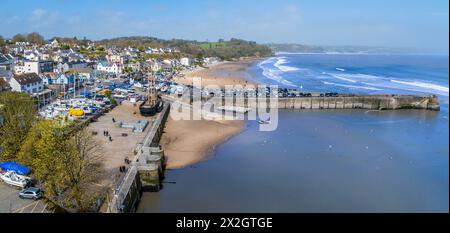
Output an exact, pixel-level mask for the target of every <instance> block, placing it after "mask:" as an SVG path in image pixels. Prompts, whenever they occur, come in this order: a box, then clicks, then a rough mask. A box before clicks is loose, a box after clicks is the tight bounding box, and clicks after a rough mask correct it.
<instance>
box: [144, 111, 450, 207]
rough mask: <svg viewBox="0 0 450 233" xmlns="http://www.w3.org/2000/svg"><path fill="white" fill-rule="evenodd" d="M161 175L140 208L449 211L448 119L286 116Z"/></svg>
mask: <svg viewBox="0 0 450 233" xmlns="http://www.w3.org/2000/svg"><path fill="white" fill-rule="evenodd" d="M279 119H280V121H279V128H278V129H277V130H276V131H273V132H260V131H258V125H257V124H258V123H256V122H254V121H249V122H248V123H247V128H246V129H245V130H244V131H243V132H242V133H241V134H239V135H237V136H235V137H233V138H232V139H230V140H229V141H227V142H226V143H224V144H222V145H221V146H219V147H218V148H217V151H216V154H215V155H214V156H213V158H211V159H210V160H208V161H205V162H202V163H200V164H197V165H195V166H193V167H189V168H185V169H180V170H171V171H167V172H166V181H175V182H176V184H165V186H164V189H163V190H162V191H160V192H159V193H145V194H144V196H143V199H142V201H141V204H140V206H139V209H138V211H140V212H448V209H449V205H448V194H449V180H448V177H449V174H448V153H449V146H448V135H449V127H448V114H447V113H443V112H431V111H415V110H401V111H331V110H330V111H324V110H317V111H304V110H303V111H301V112H292V111H282V112H280V117H279Z"/></svg>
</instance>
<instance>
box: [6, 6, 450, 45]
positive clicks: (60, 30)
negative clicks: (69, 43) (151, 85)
mask: <svg viewBox="0 0 450 233" xmlns="http://www.w3.org/2000/svg"><path fill="white" fill-rule="evenodd" d="M0 2H1V3H0V14H1V15H2V19H1V20H0V35H2V36H3V37H6V38H9V37H12V36H13V35H14V34H16V33H28V32H33V31H36V32H39V33H41V34H42V35H44V36H45V37H46V38H51V37H53V36H68V37H73V36H77V37H78V38H83V37H86V38H88V39H104V38H112V37H118V36H137V35H140V36H154V37H158V38H163V39H172V38H179V39H192V40H199V41H206V40H208V41H216V40H217V39H219V38H222V39H229V38H240V39H246V40H252V41H256V42H258V43H301V44H308V45H329V46H343V45H347V46H349V45H350V46H380V47H393V48H426V49H435V50H440V51H444V52H448V50H449V10H448V9H449V1H448V0H394V1H392V0H304V1H302V0H297V1H294V0H151V1H138V0H95V1H88V0H76V1H75V0H73V1H71V0H14V1H10V0H0Z"/></svg>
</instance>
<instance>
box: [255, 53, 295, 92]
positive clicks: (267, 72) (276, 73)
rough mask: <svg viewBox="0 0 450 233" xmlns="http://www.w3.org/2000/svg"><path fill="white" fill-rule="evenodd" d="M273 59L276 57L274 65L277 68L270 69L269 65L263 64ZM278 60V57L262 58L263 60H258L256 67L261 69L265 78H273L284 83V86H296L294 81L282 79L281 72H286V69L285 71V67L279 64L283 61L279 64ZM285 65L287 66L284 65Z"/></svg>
mask: <svg viewBox="0 0 450 233" xmlns="http://www.w3.org/2000/svg"><path fill="white" fill-rule="evenodd" d="M275 59H277V61H276V62H275V63H274V66H275V67H276V68H277V69H271V68H269V67H266V66H264V65H265V64H269V63H271V62H272V61H274V60H275ZM279 61H280V59H279V58H269V59H267V60H264V61H262V62H260V63H259V64H258V67H259V68H261V69H262V74H263V75H264V76H265V77H266V78H268V79H270V80H273V81H276V82H278V83H281V84H284V85H286V86H291V87H297V85H295V84H294V83H292V82H290V81H288V80H286V79H284V78H283V77H282V74H283V73H285V72H287V71H285V70H286V68H285V67H283V66H281V64H283V63H282V62H281V64H280V63H279ZM276 63H278V66H277V65H276ZM280 66H281V67H282V68H281V69H280ZM286 67H287V66H286ZM283 68H284V69H285V70H283ZM290 71H292V70H290Z"/></svg>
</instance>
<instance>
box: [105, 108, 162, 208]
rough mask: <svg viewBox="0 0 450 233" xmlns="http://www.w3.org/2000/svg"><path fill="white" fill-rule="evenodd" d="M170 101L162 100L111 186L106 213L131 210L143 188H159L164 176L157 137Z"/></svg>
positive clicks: (149, 189)
mask: <svg viewBox="0 0 450 233" xmlns="http://www.w3.org/2000/svg"><path fill="white" fill-rule="evenodd" d="M169 111H170V105H169V103H164V107H163V110H162V111H161V112H160V113H159V115H158V116H157V118H156V119H155V121H154V122H153V124H152V128H151V129H150V130H149V131H148V133H147V135H146V136H145V138H144V140H142V142H139V143H138V144H137V146H136V148H135V150H134V154H135V156H134V158H133V159H132V162H131V164H130V167H129V169H128V170H127V172H126V174H125V176H124V177H123V179H122V180H121V181H120V182H119V184H118V185H117V187H116V188H115V189H114V195H113V198H111V200H110V202H109V203H108V209H107V212H108V213H131V212H135V211H136V208H137V205H138V203H139V201H140V198H141V195H142V192H143V191H159V189H160V188H161V180H162V179H163V178H164V168H165V157H164V150H163V149H162V148H161V146H160V145H159V140H160V139H161V135H162V133H163V130H164V126H165V124H166V121H167V118H168V116H169Z"/></svg>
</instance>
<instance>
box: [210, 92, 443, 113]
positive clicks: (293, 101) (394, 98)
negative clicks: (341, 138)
mask: <svg viewBox="0 0 450 233" xmlns="http://www.w3.org/2000/svg"><path fill="white" fill-rule="evenodd" d="M202 101H204V102H207V103H208V104H214V105H216V106H218V107H223V106H235V107H238V108H241V109H255V108H257V107H261V102H265V105H266V106H267V107H270V108H278V109H369V110H398V109H422V110H431V111H439V110H440V105H439V100H438V97H437V96H435V95H350V94H338V95H335V96H321V95H316V96H301V97H267V98H266V97H239V96H238V97H236V96H234V97H215V98H211V97H208V98H202Z"/></svg>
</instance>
